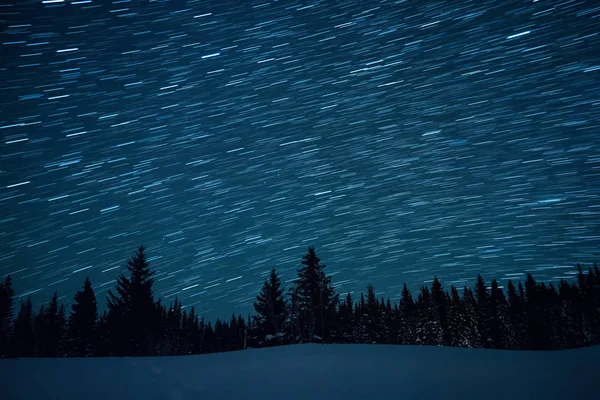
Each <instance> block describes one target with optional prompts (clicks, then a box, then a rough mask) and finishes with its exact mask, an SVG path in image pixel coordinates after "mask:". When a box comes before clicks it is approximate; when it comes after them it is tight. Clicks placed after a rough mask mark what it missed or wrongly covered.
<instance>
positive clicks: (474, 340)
mask: <svg viewBox="0 0 600 400" xmlns="http://www.w3.org/2000/svg"><path fill="white" fill-rule="evenodd" d="M463 303H464V306H465V325H464V331H465V338H466V340H467V342H468V343H470V345H469V347H474V348H481V347H483V345H482V340H481V333H480V332H479V319H478V311H477V301H476V300H475V295H474V294H473V291H472V290H471V289H469V288H468V287H465V288H464V290H463Z"/></svg>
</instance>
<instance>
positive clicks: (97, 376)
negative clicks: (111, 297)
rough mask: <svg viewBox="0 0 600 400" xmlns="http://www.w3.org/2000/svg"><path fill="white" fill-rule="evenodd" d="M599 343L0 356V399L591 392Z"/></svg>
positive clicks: (348, 399)
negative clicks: (560, 347)
mask: <svg viewBox="0 0 600 400" xmlns="http://www.w3.org/2000/svg"><path fill="white" fill-rule="evenodd" d="M599 359H600V346H596V347H590V348H585V349H575V350H567V351H555V352H533V351H499V350H479V349H459V348H446V347H427V346H424V347H418V346H388V345H318V344H309V345H296V346H283V347H274V348H267V349H253V350H247V351H238V352H230V353H220V354H207V355H200V356H187V357H162V358H157V357H148V358H95V359H21V360H2V361H0V376H2V379H1V380H0V392H1V393H4V394H5V395H4V397H3V400H13V399H22V400H28V399H61V400H71V399H73V400H75V399H77V400H80V399H86V400H95V399H98V400H117V399H119V400H120V399H124V400H137V399H143V400H167V399H168V400H192V399H194V400H195V399H202V400H207V399H248V400H250V399H261V400H269V399H285V400H294V399H299V400H307V399H314V400H320V399H328V400H329V399H345V400H354V399H357V400H358V399H360V400H366V399H372V400H382V399H395V400H399V399H411V400H412V399H461V400H467V399H478V400H479V399H483V398H485V399H486V400H492V399H511V400H514V399H530V400H534V399H545V400H550V399H566V398H568V399H571V400H575V399H577V400H579V399H593V398H596V397H595V396H594V395H593V392H592V389H593V387H594V385H595V382H596V381H594V379H595V378H596V377H597V369H596V368H597V362H598V360H599Z"/></svg>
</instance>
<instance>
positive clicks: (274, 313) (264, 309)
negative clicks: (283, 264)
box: [253, 269, 286, 346]
mask: <svg viewBox="0 0 600 400" xmlns="http://www.w3.org/2000/svg"><path fill="white" fill-rule="evenodd" d="M253 307H254V311H256V315H255V316H254V323H255V332H256V335H257V337H258V340H259V344H260V345H265V346H267V345H272V344H275V342H277V343H279V344H281V343H282V340H283V324H284V322H285V320H286V304H285V299H284V298H283V290H282V288H281V280H280V279H279V275H277V272H276V271H275V269H273V270H271V273H270V274H269V278H268V280H266V281H265V283H264V284H263V287H262V290H261V292H260V293H259V294H258V296H256V301H255V302H254V303H253Z"/></svg>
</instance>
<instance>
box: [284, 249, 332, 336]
mask: <svg viewBox="0 0 600 400" xmlns="http://www.w3.org/2000/svg"><path fill="white" fill-rule="evenodd" d="M320 261H321V260H320V259H319V257H317V255H316V253H315V249H314V248H313V247H309V248H308V252H307V254H306V255H304V256H303V257H302V265H303V267H301V268H300V269H299V270H298V279H297V280H296V282H295V286H294V294H295V300H294V301H295V303H296V305H297V309H296V310H295V312H296V313H297V316H298V322H299V327H300V337H301V338H302V340H303V341H308V342H312V341H314V340H318V341H322V340H328V339H329V334H330V332H329V328H330V326H329V324H330V322H331V321H332V320H333V316H334V313H335V311H336V305H337V296H336V295H335V290H334V289H333V287H332V286H331V277H328V276H326V275H325V273H324V272H323V269H324V268H325V265H321V264H320Z"/></svg>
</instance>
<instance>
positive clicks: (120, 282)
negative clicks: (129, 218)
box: [107, 246, 160, 356]
mask: <svg viewBox="0 0 600 400" xmlns="http://www.w3.org/2000/svg"><path fill="white" fill-rule="evenodd" d="M127 270H128V271H129V273H130V277H129V278H128V277H126V276H125V275H123V274H121V275H120V276H119V277H118V279H117V285H116V293H113V292H112V291H110V290H109V291H108V298H107V307H108V318H107V322H108V324H109V326H110V335H111V336H112V337H111V339H112V341H113V352H115V353H116V354H117V355H120V356H124V355H133V356H142V355H151V354H152V353H153V351H154V340H155V339H157V338H156V337H155V336H156V335H155V333H156V331H157V326H158V323H159V321H158V316H159V304H160V303H159V302H156V301H155V300H154V294H153V291H152V285H153V284H154V278H153V276H154V274H155V271H151V270H150V268H149V266H148V262H147V260H146V254H145V253H144V247H143V246H140V248H139V249H138V251H137V252H136V254H135V256H134V257H133V258H132V259H131V260H129V262H128V266H127Z"/></svg>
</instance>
